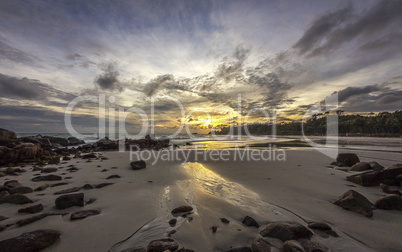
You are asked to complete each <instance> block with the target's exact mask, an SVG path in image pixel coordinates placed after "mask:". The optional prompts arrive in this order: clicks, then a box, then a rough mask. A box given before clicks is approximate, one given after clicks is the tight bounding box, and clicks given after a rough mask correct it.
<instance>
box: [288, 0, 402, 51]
mask: <svg viewBox="0 0 402 252" xmlns="http://www.w3.org/2000/svg"><path fill="white" fill-rule="evenodd" d="M401 9H402V1H398V0H396V1H392V0H390V1H378V3H377V4H376V5H375V6H373V7H372V8H371V9H370V10H368V11H366V12H364V13H363V14H362V15H360V16H359V17H358V18H357V19H355V20H350V19H347V18H345V17H348V15H346V16H345V13H347V12H345V11H346V10H347V8H346V9H344V10H340V11H338V12H335V13H333V14H332V15H334V21H332V22H328V20H327V19H325V16H322V17H321V18H318V19H317V20H316V22H315V23H313V24H312V25H311V28H310V29H308V30H307V31H306V32H305V33H304V35H303V37H302V38H301V39H300V40H299V41H298V42H297V43H296V44H295V45H294V48H296V49H298V50H299V53H300V54H306V55H307V56H320V55H328V54H331V53H332V52H333V51H334V50H336V49H338V48H340V47H341V46H342V45H343V44H345V43H347V42H350V41H352V40H354V39H356V38H357V37H359V36H363V35H365V36H371V35H373V34H375V33H377V32H382V31H384V30H386V28H387V27H389V26H390V25H397V22H398V21H401V20H402V15H401V14H400V13H401ZM343 12H345V13H343ZM336 13H337V14H338V15H335V14H336ZM327 15H330V14H327ZM336 16H338V17H336ZM340 17H343V18H340ZM349 20H350V22H348V21H349ZM335 26H336V27H335ZM317 27H319V28H320V27H327V29H328V30H329V31H327V32H325V31H322V30H321V29H316V30H317V31H316V30H315V29H314V28H317ZM321 41H323V43H320V42H321ZM308 43H312V45H314V46H310V45H309V44H308Z"/></svg>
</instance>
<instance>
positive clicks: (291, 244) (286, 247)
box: [282, 240, 306, 252]
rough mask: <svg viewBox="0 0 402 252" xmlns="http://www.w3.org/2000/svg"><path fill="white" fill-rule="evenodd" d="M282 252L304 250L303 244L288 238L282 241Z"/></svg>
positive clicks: (300, 251)
mask: <svg viewBox="0 0 402 252" xmlns="http://www.w3.org/2000/svg"><path fill="white" fill-rule="evenodd" d="M282 249H283V252H305V251H306V250H304V248H303V246H302V245H301V244H300V243H299V242H298V241H296V240H288V241H285V242H284V243H283V247H282Z"/></svg>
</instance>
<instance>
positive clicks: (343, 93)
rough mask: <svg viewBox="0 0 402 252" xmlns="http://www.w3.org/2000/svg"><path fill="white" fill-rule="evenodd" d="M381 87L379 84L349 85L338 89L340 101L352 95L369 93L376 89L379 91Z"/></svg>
mask: <svg viewBox="0 0 402 252" xmlns="http://www.w3.org/2000/svg"><path fill="white" fill-rule="evenodd" d="M379 90H380V88H379V87H378V86H377V85H371V86H365V87H347V88H345V89H342V90H340V91H338V102H344V101H346V100H348V99H349V98H350V97H353V96H358V95H367V94H370V93H372V92H375V91H379Z"/></svg>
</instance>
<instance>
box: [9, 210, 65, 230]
mask: <svg viewBox="0 0 402 252" xmlns="http://www.w3.org/2000/svg"><path fill="white" fill-rule="evenodd" d="M52 215H61V214H59V213H43V214H39V215H35V216H32V217H29V218H26V219H22V220H19V221H17V223H16V224H17V225H18V226H19V227H22V226H25V225H28V224H31V223H33V222H35V221H38V220H41V219H43V218H46V217H48V216H52Z"/></svg>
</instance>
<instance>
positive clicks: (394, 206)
mask: <svg viewBox="0 0 402 252" xmlns="http://www.w3.org/2000/svg"><path fill="white" fill-rule="evenodd" d="M331 165H336V166H338V167H346V170H345V171H352V172H360V173H357V174H353V175H350V176H347V177H346V180H348V181H350V182H353V183H356V184H359V185H361V186H379V187H380V189H381V190H382V191H383V192H384V193H386V194H387V195H386V196H384V197H381V198H379V199H377V200H376V201H375V202H374V204H372V203H371V202H370V201H369V200H368V199H367V198H366V197H365V196H363V195H362V194H360V193H358V192H356V191H354V190H349V191H347V192H345V193H344V194H343V195H341V196H340V197H339V198H338V199H337V200H336V201H335V202H334V204H336V205H338V206H341V207H343V208H344V209H347V210H350V211H353V212H357V213H360V214H362V215H364V216H366V217H372V216H373V209H382V210H402V198H401V196H402V193H401V192H400V191H399V190H398V189H394V188H393V187H402V164H395V165H393V166H391V167H388V168H384V167H383V166H381V165H380V164H378V163H377V162H369V163H366V162H360V159H359V157H358V156H357V155H356V154H354V153H340V154H338V156H337V159H336V162H333V163H331Z"/></svg>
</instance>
